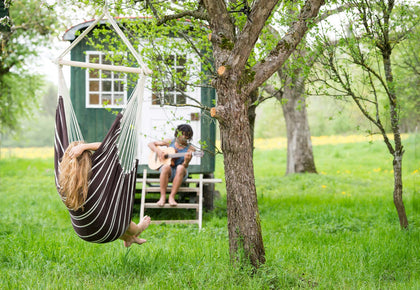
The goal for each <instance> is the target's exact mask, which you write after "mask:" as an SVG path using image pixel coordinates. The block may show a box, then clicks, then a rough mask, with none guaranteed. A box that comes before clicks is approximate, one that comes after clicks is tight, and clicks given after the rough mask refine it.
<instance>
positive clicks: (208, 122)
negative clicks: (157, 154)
mask: <svg viewBox="0 0 420 290" xmlns="http://www.w3.org/2000/svg"><path fill="white" fill-rule="evenodd" d="M91 34H92V31H91V32H90V33H89V34H88V37H89V36H91ZM88 50H96V49H94V48H93V47H91V46H89V45H88V44H87V43H86V39H83V40H82V41H81V42H80V43H79V44H78V45H77V46H76V47H75V48H73V49H72V51H71V60H73V61H82V62H85V59H86V54H85V52H86V51H88ZM70 75H71V83H70V96H71V100H72V103H73V107H74V110H75V113H76V116H77V120H78V121H79V126H80V128H81V130H82V134H83V137H84V139H85V141H86V142H100V141H102V140H103V138H104V137H105V135H106V133H107V132H108V130H109V128H110V127H111V125H112V123H113V121H114V119H115V115H114V114H112V112H109V111H107V110H106V109H104V108H86V69H83V68H78V67H71V70H70ZM130 94H131V92H128V94H127V95H128V96H130ZM214 99H215V91H214V89H212V88H202V89H201V101H202V103H203V105H204V106H207V107H212V106H213V104H214ZM112 111H118V110H117V109H112ZM201 140H202V141H205V142H206V144H207V145H208V147H207V148H206V153H205V155H204V157H203V158H201V165H191V166H190V167H189V172H190V173H192V174H194V173H204V174H210V173H213V172H214V169H215V156H214V152H215V150H214V145H215V141H216V126H215V123H214V121H213V120H212V118H211V117H210V114H209V113H208V112H204V111H203V112H202V114H201ZM146 167H147V166H145V165H139V169H138V171H139V173H141V172H143V169H144V168H146Z"/></svg>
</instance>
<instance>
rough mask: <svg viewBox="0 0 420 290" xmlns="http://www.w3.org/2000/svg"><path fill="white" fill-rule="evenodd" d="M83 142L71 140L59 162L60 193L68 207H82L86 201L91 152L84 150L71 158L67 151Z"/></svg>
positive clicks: (74, 208)
mask: <svg viewBox="0 0 420 290" xmlns="http://www.w3.org/2000/svg"><path fill="white" fill-rule="evenodd" d="M82 143H83V142H79V141H77V142H72V143H70V145H69V146H68V148H67V149H66V152H64V156H63V159H62V160H61V163H60V167H59V170H60V176H59V179H58V183H59V184H60V190H59V191H60V194H61V196H62V198H63V201H64V204H65V205H66V206H67V208H68V209H71V210H78V209H79V208H82V210H83V205H84V203H85V201H86V197H87V193H88V188H89V186H88V182H89V179H90V175H91V168H92V160H91V155H92V153H91V152H90V151H89V150H86V151H84V152H83V153H82V154H81V155H80V156H79V157H77V158H71V157H70V156H69V151H70V150H71V149H72V148H73V147H75V146H77V145H79V144H82Z"/></svg>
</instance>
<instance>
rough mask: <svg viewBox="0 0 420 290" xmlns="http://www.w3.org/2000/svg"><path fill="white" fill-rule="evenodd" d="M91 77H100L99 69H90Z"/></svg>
mask: <svg viewBox="0 0 420 290" xmlns="http://www.w3.org/2000/svg"><path fill="white" fill-rule="evenodd" d="M89 77H90V78H91V79H97V78H99V71H98V70H97V69H90V70H89Z"/></svg>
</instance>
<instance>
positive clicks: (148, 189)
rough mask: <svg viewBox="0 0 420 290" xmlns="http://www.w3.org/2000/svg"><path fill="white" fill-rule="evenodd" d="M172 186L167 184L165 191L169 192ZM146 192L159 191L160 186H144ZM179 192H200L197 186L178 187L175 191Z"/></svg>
mask: <svg viewBox="0 0 420 290" xmlns="http://www.w3.org/2000/svg"><path fill="white" fill-rule="evenodd" d="M171 189H172V187H170V186H168V188H166V192H171ZM145 190H146V192H160V187H157V186H153V187H146V189H145ZM180 192H200V188H199V187H180V188H179V189H178V191H177V193H180Z"/></svg>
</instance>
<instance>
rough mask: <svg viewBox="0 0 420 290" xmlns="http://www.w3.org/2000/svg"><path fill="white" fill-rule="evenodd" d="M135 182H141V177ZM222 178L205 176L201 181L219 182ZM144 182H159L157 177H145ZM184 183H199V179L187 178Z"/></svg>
mask: <svg viewBox="0 0 420 290" xmlns="http://www.w3.org/2000/svg"><path fill="white" fill-rule="evenodd" d="M136 182H137V183H142V182H143V179H142V178H137V179H136ZM221 182H222V180H221V179H219V178H207V179H203V183H221ZM146 183H160V180H159V178H146ZM184 183H200V179H194V178H187V179H186V180H185V181H184Z"/></svg>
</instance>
